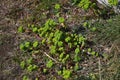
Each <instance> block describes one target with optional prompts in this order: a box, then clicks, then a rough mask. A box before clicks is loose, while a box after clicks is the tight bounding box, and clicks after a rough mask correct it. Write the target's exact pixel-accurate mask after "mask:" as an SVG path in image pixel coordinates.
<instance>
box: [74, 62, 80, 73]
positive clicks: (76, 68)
mask: <svg viewBox="0 0 120 80" xmlns="http://www.w3.org/2000/svg"><path fill="white" fill-rule="evenodd" d="M78 69H79V65H78V63H76V64H75V66H74V70H75V71H77V70H78Z"/></svg>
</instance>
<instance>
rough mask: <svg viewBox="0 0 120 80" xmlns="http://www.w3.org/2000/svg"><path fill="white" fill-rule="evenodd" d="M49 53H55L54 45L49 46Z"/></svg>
mask: <svg viewBox="0 0 120 80" xmlns="http://www.w3.org/2000/svg"><path fill="white" fill-rule="evenodd" d="M50 53H51V54H55V53H56V46H53V45H52V46H50Z"/></svg>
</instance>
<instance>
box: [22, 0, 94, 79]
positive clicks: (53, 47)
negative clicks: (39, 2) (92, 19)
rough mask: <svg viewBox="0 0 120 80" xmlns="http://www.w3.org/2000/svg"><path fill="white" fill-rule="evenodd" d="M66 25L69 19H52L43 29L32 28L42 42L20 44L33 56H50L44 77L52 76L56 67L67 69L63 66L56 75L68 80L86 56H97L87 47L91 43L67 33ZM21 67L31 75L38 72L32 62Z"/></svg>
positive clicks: (58, 17)
mask: <svg viewBox="0 0 120 80" xmlns="http://www.w3.org/2000/svg"><path fill="white" fill-rule="evenodd" d="M83 2H84V1H83ZM81 4H82V2H81ZM85 4H90V3H89V2H88V3H85ZM60 7H61V6H60V5H59V4H56V5H55V7H54V8H55V10H56V11H59V10H60ZM81 7H83V8H85V9H88V7H89V5H85V6H83V5H81ZM57 13H59V12H57ZM64 24H65V18H64V17H60V16H57V19H56V20H54V19H48V20H46V22H45V23H44V24H43V25H41V26H37V25H28V29H29V31H31V33H34V34H35V35H37V37H39V38H40V40H39V41H36V40H35V41H33V42H30V41H25V42H23V43H22V44H20V49H21V50H22V51H24V52H27V51H28V52H30V53H32V52H34V51H38V52H40V53H43V54H45V55H46V56H47V59H45V62H46V64H45V67H44V68H43V69H42V71H43V73H47V72H49V71H50V70H51V69H54V68H55V66H57V67H59V66H60V65H64V66H61V68H62V69H59V68H57V70H55V71H56V73H58V75H60V76H62V77H63V78H64V79H69V78H70V77H71V76H72V72H76V71H77V70H79V68H80V67H79V64H80V63H79V62H80V60H81V57H82V56H83V54H84V55H87V54H88V52H89V53H91V54H90V55H95V52H94V51H92V50H89V49H88V48H87V47H86V44H87V43H86V41H87V39H86V38H85V36H84V35H82V34H77V33H72V32H69V31H67V29H68V28H67V26H66V25H64ZM84 26H87V27H88V24H87V23H84ZM46 49H47V50H46ZM70 63H72V65H70ZM56 64H58V65H56ZM20 66H21V68H22V69H26V70H28V71H29V72H32V71H34V70H36V69H37V68H38V67H37V66H36V65H35V64H33V63H32V62H31V59H30V60H29V61H22V62H21V63H20ZM55 69H56V68H55Z"/></svg>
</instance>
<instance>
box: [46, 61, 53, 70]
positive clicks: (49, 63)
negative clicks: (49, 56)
mask: <svg viewBox="0 0 120 80" xmlns="http://www.w3.org/2000/svg"><path fill="white" fill-rule="evenodd" d="M53 64H54V63H53V61H52V60H49V61H48V62H47V64H46V67H48V68H51V67H52V66H53Z"/></svg>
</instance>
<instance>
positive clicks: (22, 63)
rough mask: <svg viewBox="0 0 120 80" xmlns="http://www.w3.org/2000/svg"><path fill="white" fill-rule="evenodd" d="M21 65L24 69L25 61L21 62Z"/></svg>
mask: <svg viewBox="0 0 120 80" xmlns="http://www.w3.org/2000/svg"><path fill="white" fill-rule="evenodd" d="M20 67H21V68H22V69H24V68H25V61H22V62H20Z"/></svg>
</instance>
